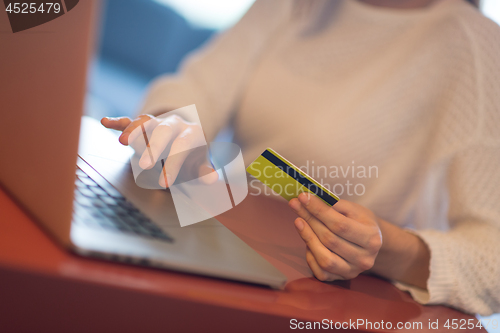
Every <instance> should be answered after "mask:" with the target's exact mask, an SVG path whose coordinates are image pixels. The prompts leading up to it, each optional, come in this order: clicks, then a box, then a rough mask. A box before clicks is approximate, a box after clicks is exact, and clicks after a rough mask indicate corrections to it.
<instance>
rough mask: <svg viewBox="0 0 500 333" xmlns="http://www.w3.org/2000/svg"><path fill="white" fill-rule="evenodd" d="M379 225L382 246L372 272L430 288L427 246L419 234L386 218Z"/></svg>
mask: <svg viewBox="0 0 500 333" xmlns="http://www.w3.org/2000/svg"><path fill="white" fill-rule="evenodd" d="M379 227H380V230H381V232H382V247H381V249H380V251H379V253H378V255H377V258H376V260H375V264H374V266H373V268H372V269H370V272H371V273H374V274H377V275H380V276H382V277H385V278H388V279H391V280H396V281H400V282H404V283H407V284H411V285H414V286H417V287H419V288H423V289H426V288H427V280H428V278H429V262H430V251H429V249H428V247H427V245H426V244H425V243H424V242H423V241H422V239H420V237H418V236H417V235H414V234H412V233H409V232H407V231H405V230H403V229H401V228H399V227H397V226H395V225H393V224H390V223H389V222H386V221H384V220H379Z"/></svg>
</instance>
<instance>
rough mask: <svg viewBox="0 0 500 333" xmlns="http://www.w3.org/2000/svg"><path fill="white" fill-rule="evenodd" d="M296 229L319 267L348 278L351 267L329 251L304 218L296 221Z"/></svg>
mask: <svg viewBox="0 0 500 333" xmlns="http://www.w3.org/2000/svg"><path fill="white" fill-rule="evenodd" d="M295 227H296V228H297V230H298V231H299V234H300V237H302V239H303V240H304V242H305V243H306V245H307V247H308V248H309V249H310V250H311V252H312V254H313V255H314V258H315V259H316V261H317V263H318V265H319V267H321V269H323V270H324V271H327V272H329V273H334V274H337V275H340V276H347V275H349V274H350V272H351V270H352V269H351V266H350V265H349V264H348V263H347V262H346V261H345V260H344V259H342V258H340V257H339V256H338V255H337V254H335V253H333V252H331V251H330V250H328V249H327V248H326V247H325V246H324V245H323V244H322V243H321V241H320V240H319V238H318V236H317V235H316V234H315V233H314V231H313V230H312V229H311V227H310V226H309V225H308V224H307V223H306V221H304V220H303V219H302V218H300V217H299V218H297V219H296V220H295Z"/></svg>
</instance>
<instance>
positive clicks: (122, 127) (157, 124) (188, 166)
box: [101, 115, 218, 187]
mask: <svg viewBox="0 0 500 333" xmlns="http://www.w3.org/2000/svg"><path fill="white" fill-rule="evenodd" d="M101 123H102V124H103V125H104V126H105V127H107V128H111V129H114V130H117V131H122V134H121V135H120V137H119V139H118V140H119V141H120V143H121V144H123V145H130V146H131V147H132V148H134V149H135V150H136V151H137V152H139V153H142V156H141V158H140V160H139V166H140V167H141V168H143V169H145V170H146V169H151V168H152V167H153V166H154V165H155V163H156V162H157V160H158V158H159V157H160V155H161V154H162V152H163V151H164V150H165V149H167V147H168V146H169V145H171V146H170V152H169V154H168V157H167V158H166V160H165V165H164V167H163V174H162V175H160V176H159V180H158V182H159V184H160V186H162V187H168V186H169V185H170V184H173V182H174V181H175V179H176V178H177V176H178V175H179V172H180V171H181V167H183V169H185V170H187V172H188V173H189V172H190V173H197V174H198V176H199V177H200V178H201V177H202V178H201V179H202V180H203V181H204V182H206V183H213V182H215V181H216V180H217V179H218V175H217V173H216V172H214V169H213V168H212V165H211V164H210V161H209V160H208V159H207V157H206V154H202V153H200V152H199V151H198V153H197V154H192V151H193V150H194V149H193V148H195V147H200V146H201V147H202V146H204V145H206V141H205V137H204V135H203V130H202V128H201V126H200V125H199V124H196V123H191V122H188V121H186V120H184V119H183V118H181V117H179V116H177V115H171V116H167V117H165V118H158V117H154V116H152V115H141V116H139V117H137V118H136V119H134V120H132V119H130V118H128V117H118V118H108V117H105V118H102V119H101ZM141 126H142V127H143V128H144V127H147V129H146V130H147V131H148V132H149V133H151V135H149V140H148V149H146V146H145V144H144V139H143V138H142V137H140V136H142V135H143V131H142V130H141V129H140V128H139V129H138V127H141ZM136 129H138V130H136ZM138 138H139V139H140V140H136V139H138ZM194 155H196V156H194ZM209 174H210V175H209ZM208 175H209V176H208ZM204 176H207V177H204ZM165 180H166V181H165Z"/></svg>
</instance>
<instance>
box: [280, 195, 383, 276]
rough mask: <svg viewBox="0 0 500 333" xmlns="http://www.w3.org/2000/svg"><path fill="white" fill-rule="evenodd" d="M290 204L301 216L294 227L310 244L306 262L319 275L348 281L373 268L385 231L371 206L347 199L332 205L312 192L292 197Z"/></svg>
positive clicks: (307, 243) (308, 244) (315, 274)
mask: <svg viewBox="0 0 500 333" xmlns="http://www.w3.org/2000/svg"><path fill="white" fill-rule="evenodd" d="M289 206H290V207H291V208H292V209H293V210H294V211H295V212H296V213H297V214H298V215H299V216H300V217H298V218H297V219H296V220H295V227H296V228H297V230H298V232H299V234H300V236H301V237H302V239H303V240H304V242H305V243H306V245H307V252H306V259H307V263H308V264H309V267H310V268H311V270H312V272H313V274H314V276H316V278H318V279H319V280H321V281H333V280H347V279H352V278H355V277H356V276H358V275H359V274H360V273H362V272H363V271H366V270H369V269H371V268H372V267H373V265H374V263H375V259H376V258H377V254H378V253H379V250H380V249H381V247H382V233H381V231H380V228H379V225H378V219H377V217H376V216H375V215H374V214H373V213H372V212H371V211H370V210H369V209H367V208H364V207H362V206H360V205H357V204H355V203H352V202H349V201H345V200H340V201H339V202H337V203H336V204H335V206H333V207H330V206H328V205H327V204H326V203H324V202H323V201H321V199H319V198H318V197H316V196H315V195H311V194H309V193H302V194H300V195H299V197H298V199H292V200H290V202H289Z"/></svg>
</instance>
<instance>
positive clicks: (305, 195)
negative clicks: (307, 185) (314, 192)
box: [299, 193, 310, 205]
mask: <svg viewBox="0 0 500 333" xmlns="http://www.w3.org/2000/svg"><path fill="white" fill-rule="evenodd" d="M309 199H310V194H309V193H301V194H299V200H300V202H302V203H303V204H305V205H307V204H308V203H309Z"/></svg>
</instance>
